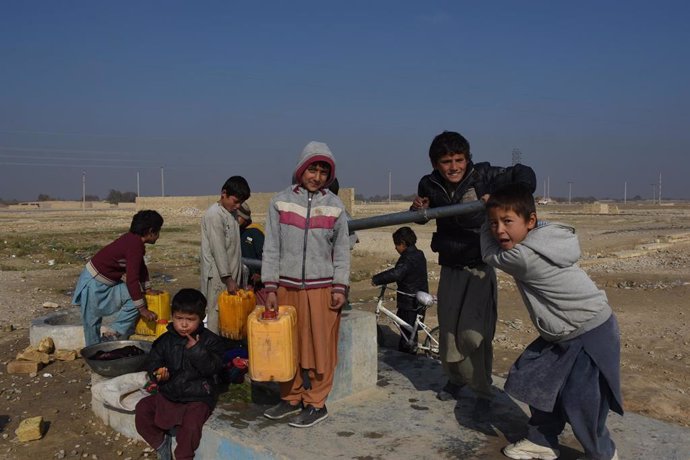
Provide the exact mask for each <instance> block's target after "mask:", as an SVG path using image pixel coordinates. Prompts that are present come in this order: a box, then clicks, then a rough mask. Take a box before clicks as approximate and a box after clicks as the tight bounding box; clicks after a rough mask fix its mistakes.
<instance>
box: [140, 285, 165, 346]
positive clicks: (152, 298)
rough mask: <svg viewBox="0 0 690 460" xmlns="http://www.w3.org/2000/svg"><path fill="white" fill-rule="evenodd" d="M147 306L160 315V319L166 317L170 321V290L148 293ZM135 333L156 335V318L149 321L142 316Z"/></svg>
mask: <svg viewBox="0 0 690 460" xmlns="http://www.w3.org/2000/svg"><path fill="white" fill-rule="evenodd" d="M146 306H147V308H148V309H149V310H151V311H152V312H154V313H155V314H156V315H158V319H164V320H166V322H167V321H170V316H171V315H170V293H169V292H168V291H158V293H157V294H146ZM134 333H135V334H139V335H156V320H153V321H147V320H145V319H144V318H142V317H141V316H140V317H139V321H138V322H137V325H136V329H135V331H134Z"/></svg>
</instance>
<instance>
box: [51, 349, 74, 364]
mask: <svg viewBox="0 0 690 460" xmlns="http://www.w3.org/2000/svg"><path fill="white" fill-rule="evenodd" d="M55 359H57V360H58V361H74V360H75V359H77V352H76V351H75V350H55Z"/></svg>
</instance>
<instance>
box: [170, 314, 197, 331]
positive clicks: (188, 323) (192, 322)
mask: <svg viewBox="0 0 690 460" xmlns="http://www.w3.org/2000/svg"><path fill="white" fill-rule="evenodd" d="M172 322H173V328H175V332H177V333H178V334H180V335H182V336H186V335H189V334H191V333H193V332H194V331H196V330H197V329H198V328H199V324H201V318H199V315H197V314H196V313H184V312H181V311H176V312H173V314H172Z"/></svg>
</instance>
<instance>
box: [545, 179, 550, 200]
mask: <svg viewBox="0 0 690 460" xmlns="http://www.w3.org/2000/svg"><path fill="white" fill-rule="evenodd" d="M546 199H547V200H549V201H551V177H550V176H546Z"/></svg>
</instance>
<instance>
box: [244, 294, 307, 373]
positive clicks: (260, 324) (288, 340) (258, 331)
mask: <svg viewBox="0 0 690 460" xmlns="http://www.w3.org/2000/svg"><path fill="white" fill-rule="evenodd" d="M264 310H265V307H264V306H263V305H259V306H257V307H256V308H255V309H254V311H253V312H252V313H251V314H250V315H249V318H248V320H247V332H248V337H247V342H248V347H249V377H250V378H251V379H252V380H254V381H257V382H288V381H290V380H292V378H293V377H294V376H295V372H296V371H297V364H298V363H297V361H298V358H297V353H298V350H297V310H295V307H293V306H291V305H281V306H279V307H278V312H277V315H275V318H272V319H267V318H266V319H265V318H264V317H263V316H264ZM266 313H270V312H266Z"/></svg>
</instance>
